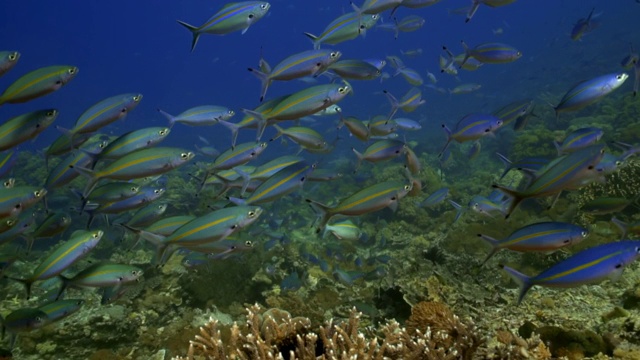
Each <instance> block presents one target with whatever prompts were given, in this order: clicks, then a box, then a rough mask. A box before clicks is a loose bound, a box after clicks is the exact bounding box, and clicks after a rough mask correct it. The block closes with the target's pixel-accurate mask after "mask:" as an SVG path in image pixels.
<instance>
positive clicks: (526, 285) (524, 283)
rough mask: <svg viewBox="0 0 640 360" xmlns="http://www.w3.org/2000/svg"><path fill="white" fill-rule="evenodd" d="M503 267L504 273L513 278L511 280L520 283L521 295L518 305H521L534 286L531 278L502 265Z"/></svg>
mask: <svg viewBox="0 0 640 360" xmlns="http://www.w3.org/2000/svg"><path fill="white" fill-rule="evenodd" d="M501 267H502V269H503V270H504V271H506V272H507V274H508V275H509V276H511V278H512V279H513V280H514V281H515V282H517V283H518V285H520V294H519V295H518V305H520V303H521V302H522V299H524V296H525V295H527V291H529V289H531V287H532V286H533V282H532V281H531V277H529V276H527V275H525V274H523V273H521V272H519V271H517V270H515V269H512V268H510V267H508V266H504V265H501Z"/></svg>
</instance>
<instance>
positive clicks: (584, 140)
mask: <svg viewBox="0 0 640 360" xmlns="http://www.w3.org/2000/svg"><path fill="white" fill-rule="evenodd" d="M602 135H604V131H603V130H602V129H600V128H597V127H593V126H590V127H585V128H580V129H578V130H575V131H574V132H572V133H571V134H569V135H567V137H566V138H565V139H564V141H563V142H562V144H559V143H558V142H555V141H554V142H553V144H554V145H555V147H556V149H557V150H558V155H562V154H566V153H570V152H574V151H576V150H579V149H583V148H585V147H587V146H590V145H593V144H595V143H596V142H598V141H599V140H600V139H601V138H602Z"/></svg>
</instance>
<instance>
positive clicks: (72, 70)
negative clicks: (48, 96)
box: [67, 68, 76, 74]
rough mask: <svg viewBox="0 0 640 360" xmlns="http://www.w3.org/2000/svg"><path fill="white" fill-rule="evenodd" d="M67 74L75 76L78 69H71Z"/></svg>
mask: <svg viewBox="0 0 640 360" xmlns="http://www.w3.org/2000/svg"><path fill="white" fill-rule="evenodd" d="M67 72H68V73H69V74H75V73H76V68H71V69H69V70H67Z"/></svg>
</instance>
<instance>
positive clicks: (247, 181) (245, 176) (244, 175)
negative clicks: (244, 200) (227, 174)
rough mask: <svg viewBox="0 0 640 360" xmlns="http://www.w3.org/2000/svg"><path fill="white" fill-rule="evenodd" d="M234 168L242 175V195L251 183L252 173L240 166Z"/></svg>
mask: <svg viewBox="0 0 640 360" xmlns="http://www.w3.org/2000/svg"><path fill="white" fill-rule="evenodd" d="M233 170H234V171H235V172H236V173H237V174H238V175H240V176H241V177H242V189H241V191H240V195H244V193H245V192H246V191H247V188H248V187H249V184H250V183H251V174H249V173H248V172H246V171H242V170H240V169H238V168H234V169H233Z"/></svg>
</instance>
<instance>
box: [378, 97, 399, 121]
mask: <svg viewBox="0 0 640 360" xmlns="http://www.w3.org/2000/svg"><path fill="white" fill-rule="evenodd" d="M382 92H383V93H384V94H385V95H386V96H387V99H389V103H391V113H390V114H389V119H392V118H393V115H395V114H396V112H397V111H398V108H399V107H400V102H399V101H398V99H397V98H396V97H395V96H393V95H392V94H391V93H390V92H389V91H387V90H382Z"/></svg>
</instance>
